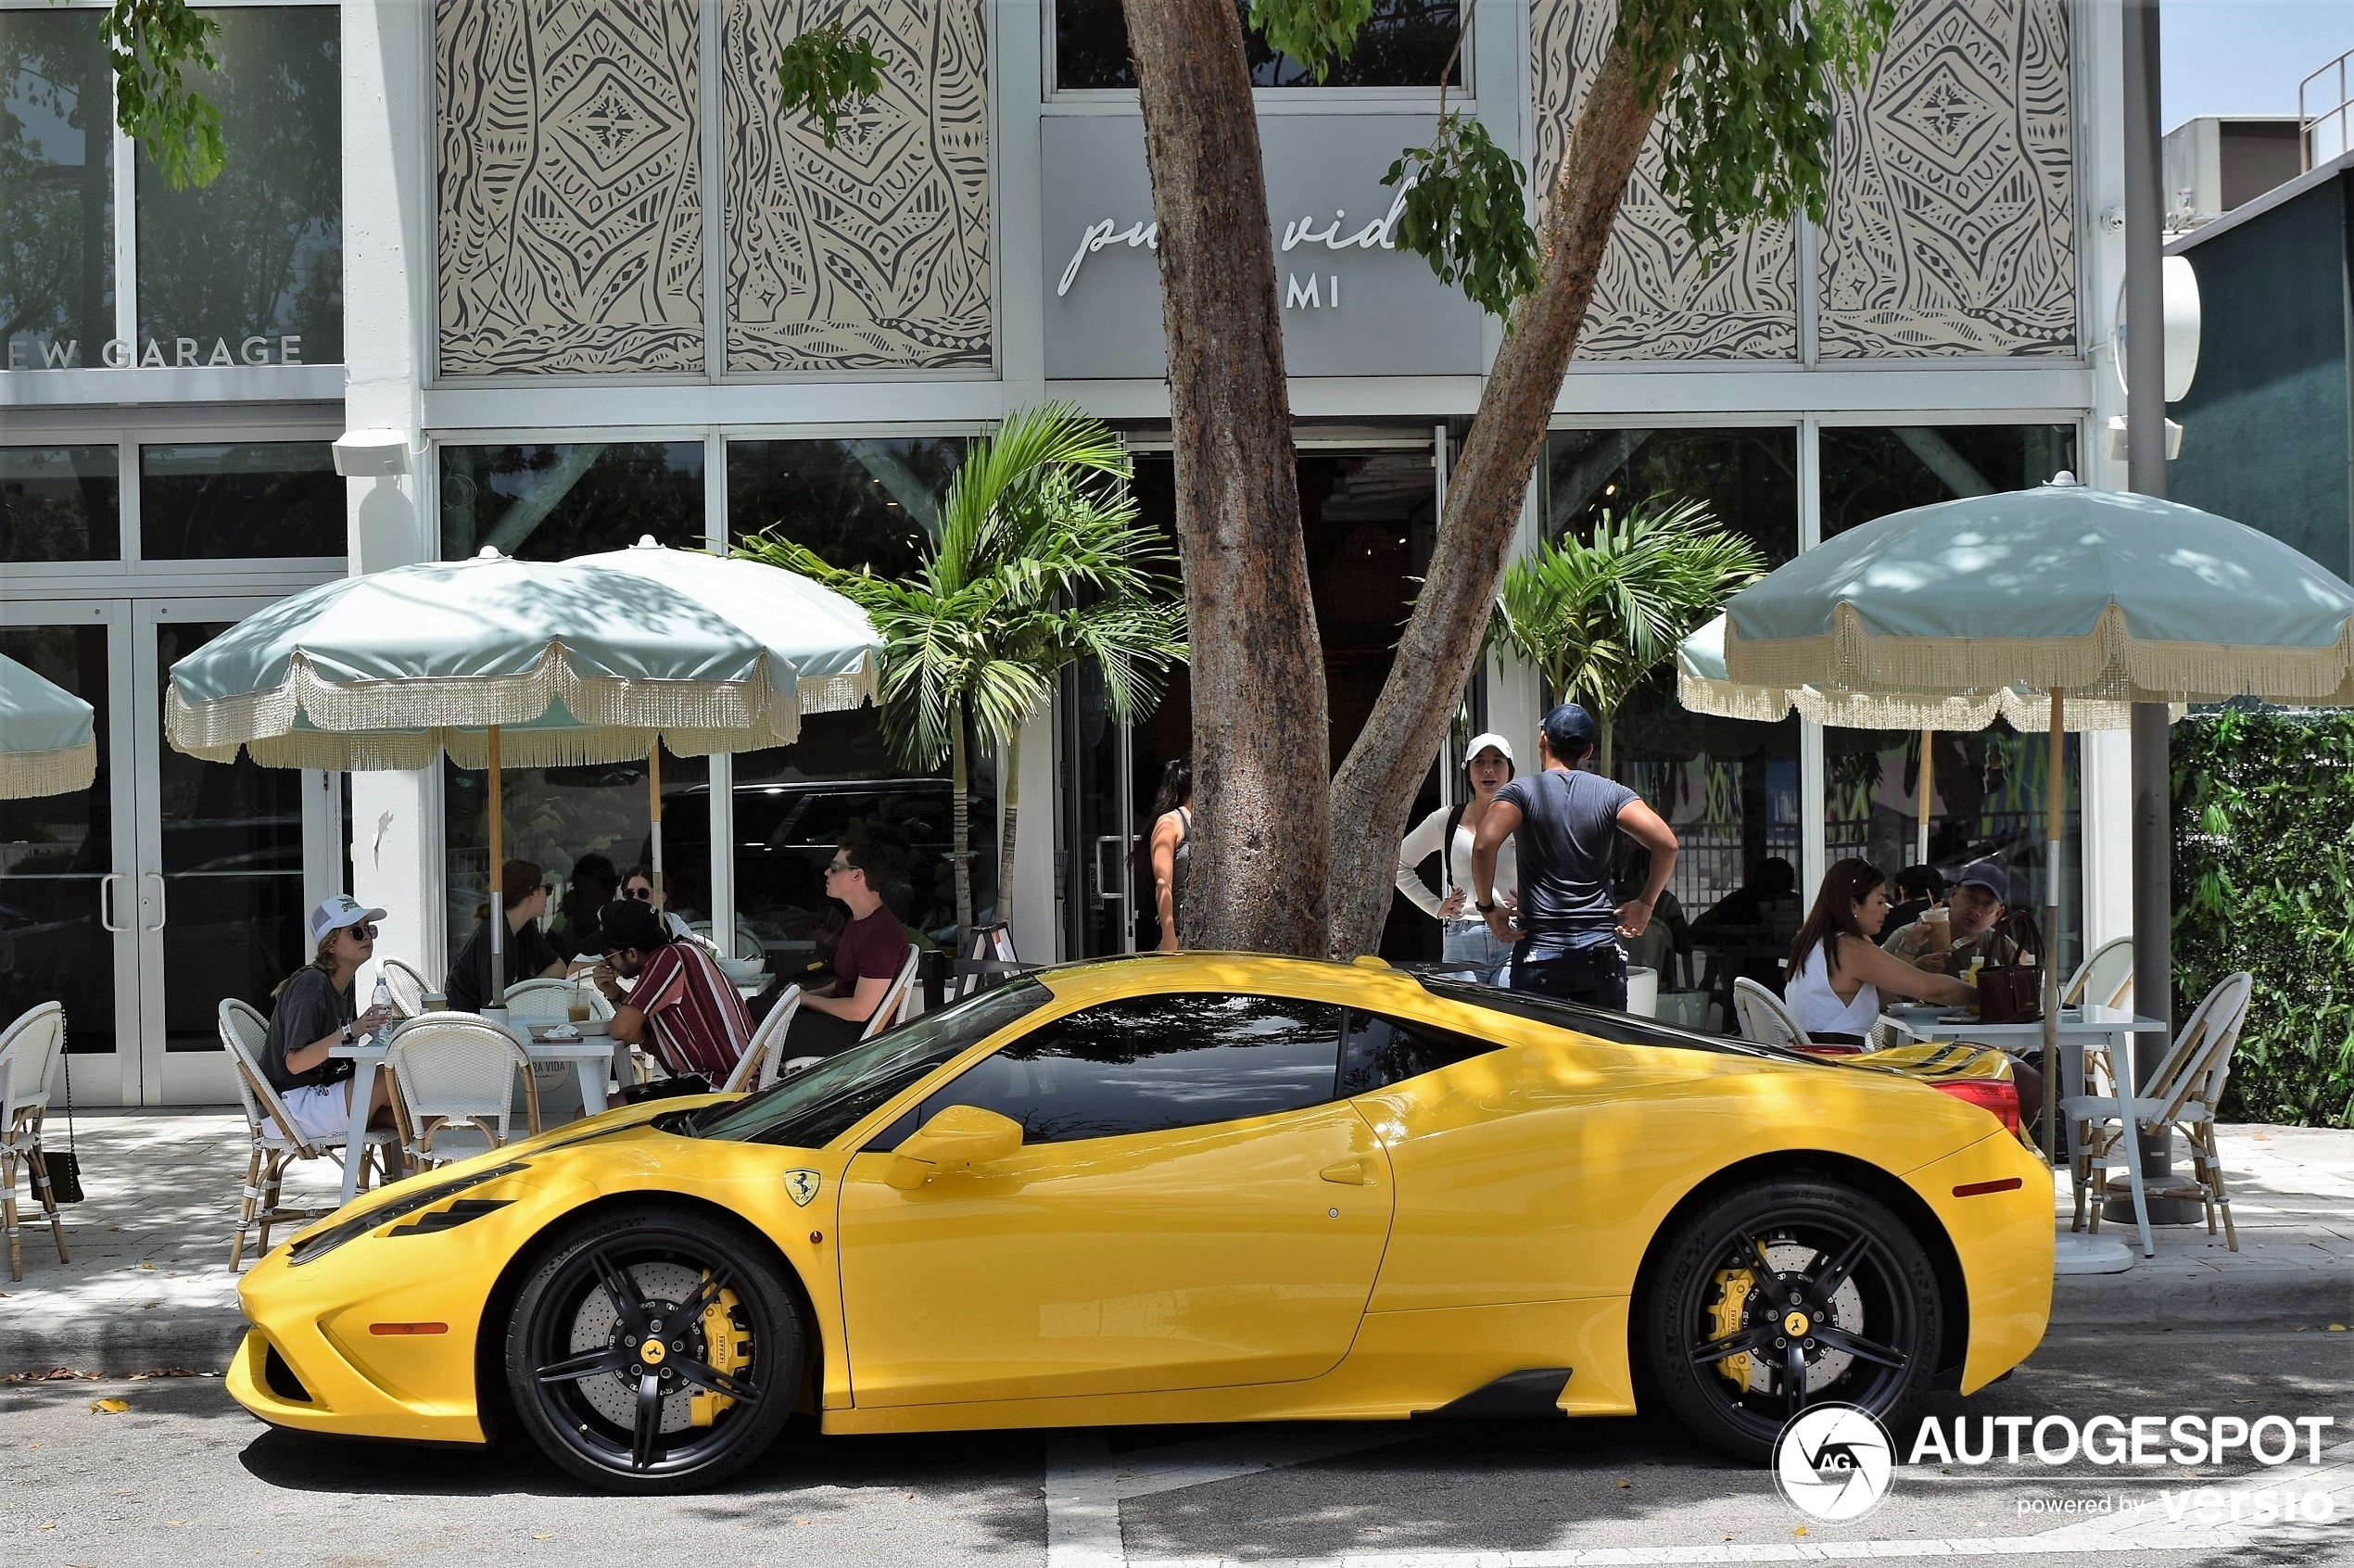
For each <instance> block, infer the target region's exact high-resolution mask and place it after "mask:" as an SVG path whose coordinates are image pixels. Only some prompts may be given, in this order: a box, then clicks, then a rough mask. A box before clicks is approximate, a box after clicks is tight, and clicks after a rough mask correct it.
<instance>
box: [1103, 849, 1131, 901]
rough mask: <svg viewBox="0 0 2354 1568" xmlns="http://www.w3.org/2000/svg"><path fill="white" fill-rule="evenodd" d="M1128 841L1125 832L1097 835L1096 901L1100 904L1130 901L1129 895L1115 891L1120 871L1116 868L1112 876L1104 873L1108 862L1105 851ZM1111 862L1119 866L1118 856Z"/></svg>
mask: <svg viewBox="0 0 2354 1568" xmlns="http://www.w3.org/2000/svg"><path fill="white" fill-rule="evenodd" d="M1127 841H1128V840H1127V837H1126V836H1125V835H1124V834H1120V833H1102V834H1098V835H1097V836H1096V839H1095V902H1097V903H1098V904H1126V903H1127V902H1128V895H1127V894H1126V893H1124V892H1116V891H1113V887H1114V884H1115V883H1117V882H1118V881H1119V880H1120V875H1119V873H1118V871H1116V870H1115V871H1114V872H1113V873H1112V874H1111V875H1110V876H1106V875H1105V874H1104V866H1105V864H1106V863H1105V860H1104V851H1105V850H1106V849H1107V848H1110V847H1113V846H1116V845H1122V844H1125V843H1127ZM1110 864H1111V865H1112V866H1119V864H1120V861H1119V859H1118V858H1117V857H1115V858H1114V859H1113V860H1112V861H1111V862H1110Z"/></svg>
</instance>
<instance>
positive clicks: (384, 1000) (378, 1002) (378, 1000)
mask: <svg viewBox="0 0 2354 1568" xmlns="http://www.w3.org/2000/svg"><path fill="white" fill-rule="evenodd" d="M368 1005H369V1006H370V1007H371V1008H376V1007H383V1008H390V1007H391V1005H392V987H390V986H388V985H386V984H385V978H384V976H382V975H378V976H377V977H376V993H375V994H374V995H373V996H372V997H370V998H369V999H368ZM386 1032H387V1026H386V1025H383V1024H379V1025H377V1026H376V1032H375V1034H374V1036H373V1040H372V1042H371V1043H374V1044H378V1045H381V1044H383V1043H384V1037H385V1035H386Z"/></svg>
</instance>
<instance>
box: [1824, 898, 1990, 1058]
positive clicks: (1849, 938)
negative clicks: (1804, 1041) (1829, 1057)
mask: <svg viewBox="0 0 2354 1568" xmlns="http://www.w3.org/2000/svg"><path fill="white" fill-rule="evenodd" d="M1887 918H1888V879H1887V878H1885V877H1883V876H1881V875H1880V874H1879V870H1878V869H1877V868H1876V867H1875V866H1873V865H1872V863H1871V862H1869V861H1867V860H1855V859H1848V860H1842V861H1840V862H1839V863H1838V864H1836V865H1834V866H1832V867H1831V868H1830V869H1829V871H1828V872H1826V873H1825V874H1824V876H1823V887H1822V891H1820V892H1818V893H1816V895H1815V907H1814V908H1812V909H1810V910H1808V911H1807V912H1806V923H1805V924H1804V925H1803V926H1801V927H1799V929H1798V940H1797V941H1796V942H1793V943H1792V944H1791V950H1790V978H1789V980H1787V981H1786V982H1785V983H1784V985H1783V1000H1784V1001H1786V1002H1788V1003H1789V1004H1790V1010H1791V1016H1792V1017H1793V1018H1796V1019H1797V1020H1798V1027H1799V1028H1801V1029H1803V1030H1804V1031H1806V1035H1807V1038H1808V1039H1810V1040H1813V1041H1814V1042H1816V1043H1817V1044H1851V1045H1860V1044H1862V1043H1864V1040H1865V1037H1866V1036H1867V1035H1868V1034H1870V1033H1871V1030H1872V1025H1873V1024H1874V1023H1876V1022H1878V1021H1879V1011H1880V998H1881V995H1882V993H1894V994H1896V995H1898V996H1905V997H1917V998H1918V999H1919V1000H1921V1001H1924V1002H1934V1003H1938V1004H1940V1005H1965V1004H1968V1003H1969V1002H1973V1001H1975V1000H1977V997H1978V992H1977V989H1976V988H1975V987H1973V986H1969V985H1966V984H1964V983H1963V982H1962V981H1960V980H1955V979H1954V978H1953V977H1951V976H1950V975H1942V974H1938V973H1935V972H1934V971H1931V970H1928V969H1918V968H1915V967H1913V966H1912V965H1910V964H1907V963H1906V962H1905V960H1904V959H1902V958H1899V957H1897V956H1896V955H1894V954H1892V953H1885V952H1882V951H1881V950H1880V947H1879V940H1878V939H1879V929H1880V926H1881V924H1882V923H1883V922H1885V921H1886V920H1887Z"/></svg>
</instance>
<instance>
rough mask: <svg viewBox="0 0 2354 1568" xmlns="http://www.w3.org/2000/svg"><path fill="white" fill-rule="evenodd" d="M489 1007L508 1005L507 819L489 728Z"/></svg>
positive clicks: (494, 734) (494, 731)
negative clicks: (503, 821)
mask: <svg viewBox="0 0 2354 1568" xmlns="http://www.w3.org/2000/svg"><path fill="white" fill-rule="evenodd" d="M484 760H485V761H486V762H487V763H488V764H489V766H490V1005H492V1006H494V1007H504V1006H505V1005H507V899H506V879H505V875H504V873H505V870H506V865H507V857H506V853H505V852H506V841H505V835H504V833H503V832H502V831H501V827H502V824H501V823H500V817H501V816H505V815H506V812H505V808H504V806H503V805H502V804H501V803H500V798H499V797H500V790H502V789H503V788H504V787H505V779H504V778H503V777H502V770H501V769H500V766H499V727H498V726H497V725H495V724H494V725H492V726H491V727H490V755H489V756H488V757H487V758H486V759H484Z"/></svg>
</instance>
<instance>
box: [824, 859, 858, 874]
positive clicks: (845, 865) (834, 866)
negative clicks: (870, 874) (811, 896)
mask: <svg viewBox="0 0 2354 1568" xmlns="http://www.w3.org/2000/svg"><path fill="white" fill-rule="evenodd" d="M826 869H827V870H829V871H855V870H857V869H858V867H857V866H853V865H852V864H851V863H850V862H848V861H847V860H829V861H828V862H826Z"/></svg>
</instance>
